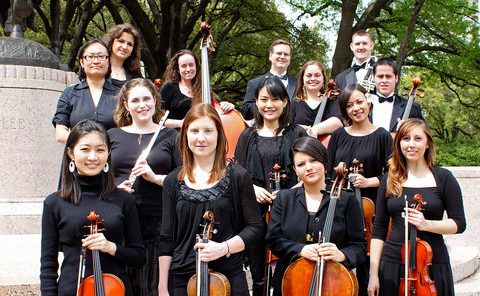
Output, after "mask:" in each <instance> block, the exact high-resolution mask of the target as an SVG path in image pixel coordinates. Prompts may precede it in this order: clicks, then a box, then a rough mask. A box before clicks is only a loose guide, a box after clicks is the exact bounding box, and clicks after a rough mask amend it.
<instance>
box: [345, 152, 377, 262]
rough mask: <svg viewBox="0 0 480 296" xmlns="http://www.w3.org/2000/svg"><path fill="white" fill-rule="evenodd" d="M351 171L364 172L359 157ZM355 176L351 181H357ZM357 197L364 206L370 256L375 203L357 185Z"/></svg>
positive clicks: (368, 253) (363, 211) (362, 206)
mask: <svg viewBox="0 0 480 296" xmlns="http://www.w3.org/2000/svg"><path fill="white" fill-rule="evenodd" d="M350 172H351V173H353V174H361V173H363V164H361V163H360V161H358V159H356V158H354V159H353V161H352V167H350ZM355 179H356V178H355V177H354V176H352V177H349V181H350V183H353V182H355ZM354 191H355V198H356V199H357V201H358V203H359V204H360V207H361V208H362V213H363V222H364V231H365V237H366V239H367V255H368V256H370V240H371V239H372V231H373V220H372V219H373V217H374V216H375V204H374V203H373V201H372V200H371V199H370V198H368V197H362V196H361V191H360V188H357V187H355V188H354Z"/></svg>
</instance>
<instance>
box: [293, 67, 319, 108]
mask: <svg viewBox="0 0 480 296" xmlns="http://www.w3.org/2000/svg"><path fill="white" fill-rule="evenodd" d="M311 65H317V66H318V67H319V68H320V71H321V72H322V75H323V85H322V88H321V89H320V92H322V93H323V92H324V89H325V85H326V83H327V81H326V80H327V73H326V70H325V66H324V65H323V64H322V63H321V62H319V61H308V62H306V63H305V64H303V66H302V68H301V69H300V72H298V75H297V94H296V99H297V100H298V101H305V100H306V99H307V93H306V91H305V87H304V81H303V75H304V74H305V71H306V70H307V67H308V66H311Z"/></svg>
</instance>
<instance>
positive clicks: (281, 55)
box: [242, 39, 297, 120]
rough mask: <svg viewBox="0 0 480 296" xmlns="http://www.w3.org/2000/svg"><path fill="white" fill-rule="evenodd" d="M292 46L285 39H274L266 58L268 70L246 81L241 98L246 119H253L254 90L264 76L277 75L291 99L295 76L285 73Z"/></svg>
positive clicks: (295, 89) (293, 92) (295, 81)
mask: <svg viewBox="0 0 480 296" xmlns="http://www.w3.org/2000/svg"><path fill="white" fill-rule="evenodd" d="M291 52H292V47H291V46H290V43H288V42H287V41H285V40H281V39H279V40H275V41H274V42H273V43H272V44H271V45H270V53H269V55H268V59H269V60H270V62H271V67H270V71H269V72H267V73H265V74H263V75H262V76H259V77H257V78H255V79H252V80H250V81H248V83H247V92H246V93H245V98H244V99H243V108H242V115H243V118H245V119H246V120H250V119H253V115H254V112H255V108H257V107H256V105H255V100H256V98H255V91H256V90H257V88H258V85H259V84H260V82H261V81H263V80H264V79H265V78H266V77H270V76H278V77H279V78H280V79H281V81H282V82H283V85H285V87H286V88H287V92H288V97H289V98H290V99H292V98H293V97H294V96H295V93H296V91H297V78H296V77H295V76H292V75H288V74H287V70H288V66H289V65H290V59H291Z"/></svg>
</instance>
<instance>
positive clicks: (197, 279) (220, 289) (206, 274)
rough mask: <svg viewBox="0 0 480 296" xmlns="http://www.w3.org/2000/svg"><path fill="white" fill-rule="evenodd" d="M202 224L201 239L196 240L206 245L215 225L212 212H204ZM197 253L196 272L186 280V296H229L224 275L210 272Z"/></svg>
mask: <svg viewBox="0 0 480 296" xmlns="http://www.w3.org/2000/svg"><path fill="white" fill-rule="evenodd" d="M203 219H204V222H205V223H204V224H203V231H202V237H201V238H200V237H198V238H197V240H198V241H199V242H202V243H208V241H209V240H210V238H211V237H212V233H213V231H214V229H213V227H214V225H215V217H214V215H213V212H212V211H205V213H204V214H203ZM198 252H201V251H200V250H198V251H197V271H196V273H195V274H194V275H193V276H192V277H191V278H190V279H189V280H188V284H187V295H188V296H209V295H211V296H230V283H229V282H228V279H227V278H226V277H225V275H223V274H221V273H219V272H214V271H210V270H209V269H208V263H207V262H203V261H201V260H200V258H199V256H198V255H199V254H198Z"/></svg>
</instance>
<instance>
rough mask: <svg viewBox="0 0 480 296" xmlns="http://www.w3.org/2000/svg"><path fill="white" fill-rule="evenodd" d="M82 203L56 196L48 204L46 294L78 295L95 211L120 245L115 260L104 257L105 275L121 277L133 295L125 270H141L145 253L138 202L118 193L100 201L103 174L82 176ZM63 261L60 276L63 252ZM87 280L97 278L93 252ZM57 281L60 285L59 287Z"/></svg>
mask: <svg viewBox="0 0 480 296" xmlns="http://www.w3.org/2000/svg"><path fill="white" fill-rule="evenodd" d="M77 178H78V181H79V184H80V188H81V199H80V202H79V204H78V205H75V204H73V203H70V202H68V201H66V200H65V199H63V198H61V197H60V196H58V194H57V193H53V194H51V195H49V196H47V198H46V199H45V201H44V203H43V215H42V243H41V247H42V250H41V258H40V290H41V293H42V295H52V296H53V295H55V296H57V295H62V296H69V295H72V296H74V295H76V289H77V275H78V264H79V255H80V251H81V240H82V236H83V234H85V233H84V226H86V225H88V221H87V216H88V214H89V213H90V211H92V210H95V211H96V212H98V214H100V217H101V218H102V219H104V220H105V224H104V226H105V230H104V231H103V233H104V235H105V237H106V238H107V240H109V241H111V242H114V243H115V244H116V245H117V251H116V253H115V256H111V255H110V254H107V253H103V252H100V261H101V265H102V270H103V272H106V273H111V274H114V275H116V276H118V277H119V278H120V279H121V280H122V281H123V283H124V284H125V288H126V295H133V294H132V289H131V285H130V281H129V279H128V276H127V272H126V267H127V266H133V267H141V266H142V265H143V264H144V263H145V250H144V248H143V244H142V238H141V236H140V225H139V223H138V216H137V210H136V207H135V201H134V199H133V198H132V197H131V196H130V194H128V193H127V192H125V191H123V190H120V189H116V190H115V191H114V192H112V194H111V195H110V196H109V197H108V199H105V200H100V199H99V195H100V191H101V178H102V175H101V174H100V175H98V176H94V177H85V176H78V177H77ZM59 251H60V252H63V255H64V259H63V262H62V266H61V270H60V271H61V274H60V277H59V276H58V252H59ZM85 262H86V269H85V276H86V277H88V276H90V275H92V258H91V252H87V258H86V260H85ZM57 280H58V282H57Z"/></svg>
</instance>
